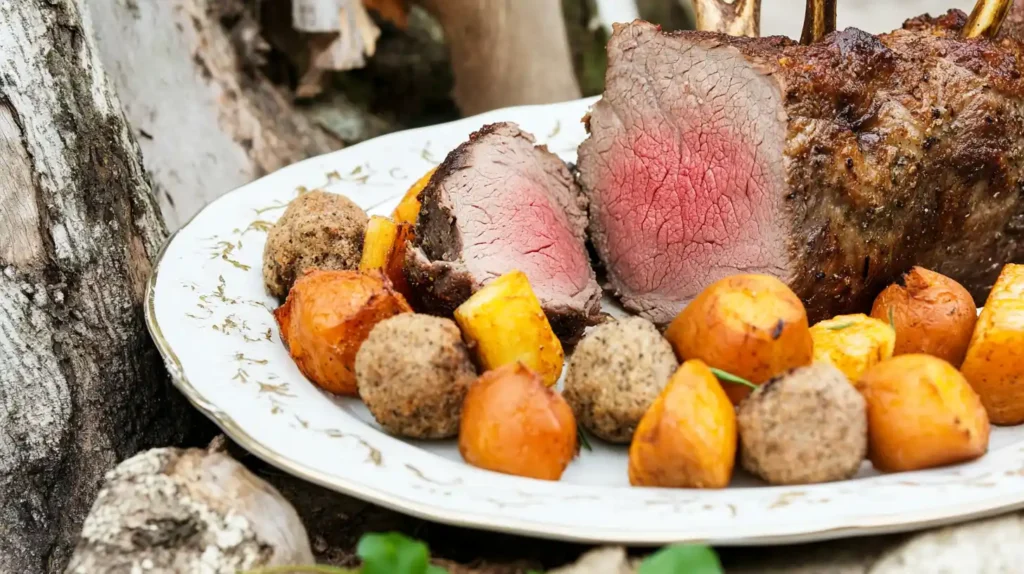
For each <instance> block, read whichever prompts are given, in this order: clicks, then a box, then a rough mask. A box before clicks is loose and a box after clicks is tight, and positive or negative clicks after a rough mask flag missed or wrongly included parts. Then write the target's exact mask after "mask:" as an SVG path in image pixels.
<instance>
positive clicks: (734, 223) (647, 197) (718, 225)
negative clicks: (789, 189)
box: [599, 118, 783, 302]
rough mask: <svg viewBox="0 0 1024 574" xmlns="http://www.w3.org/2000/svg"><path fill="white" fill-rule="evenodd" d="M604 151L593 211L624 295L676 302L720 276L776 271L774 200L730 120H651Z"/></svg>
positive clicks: (750, 148) (762, 170)
mask: <svg viewBox="0 0 1024 574" xmlns="http://www.w3.org/2000/svg"><path fill="white" fill-rule="evenodd" d="M695 119H696V118H695ZM695 123H696V124H697V125H701V124H699V123H697V122H695ZM652 127H653V128H654V129H652ZM607 159H608V163H607V164H606V169H607V170H608V172H607V173H606V175H607V176H610V177H609V178H607V179H605V180H604V181H607V182H610V185H611V187H610V189H608V190H607V191H606V193H607V195H606V196H605V197H607V198H608V200H607V201H606V202H605V204H604V209H601V210H599V214H600V215H599V217H601V218H602V221H601V224H602V227H603V228H604V229H605V231H606V233H607V237H608V245H609V247H608V256H609V260H610V262H611V265H610V267H612V268H613V269H615V270H616V273H617V276H618V279H619V281H620V287H621V288H622V290H623V292H624V295H625V296H626V297H627V298H629V297H631V296H636V295H641V294H642V295H651V294H655V295H658V294H661V295H664V300H665V301H666V302H670V301H684V300H687V299H689V298H692V297H693V296H695V295H696V294H697V293H699V292H700V290H701V289H703V287H705V286H706V285H708V284H709V283H711V282H713V281H715V280H717V279H719V278H721V277H724V276H726V275H731V274H735V273H739V272H765V273H772V274H775V275H780V274H782V273H783V270H780V269H778V268H777V267H774V266H773V265H777V264H778V262H779V261H781V260H782V259H781V255H782V251H781V249H782V248H781V240H780V239H781V238H778V237H777V236H776V235H777V232H776V231H775V230H776V228H777V223H775V222H774V221H773V219H775V216H776V211H777V204H776V202H775V201H774V200H773V199H772V198H771V197H770V194H769V193H768V190H767V188H768V183H767V182H768V179H769V178H768V177H767V176H766V174H767V173H768V169H767V166H765V165H763V164H762V163H763V160H762V159H761V158H759V157H758V155H757V147H756V143H752V142H750V141H747V140H745V139H744V138H743V137H741V136H738V135H736V134H735V133H732V131H731V130H730V129H729V127H728V126H715V125H706V124H705V125H703V126H702V127H701V128H700V129H696V130H690V131H686V132H685V133H682V134H679V133H678V132H677V131H676V130H675V129H674V128H673V127H672V126H670V125H667V124H666V122H664V121H660V122H658V121H652V122H649V123H648V122H644V123H643V124H642V129H630V130H627V131H625V132H623V133H622V134H621V135H620V136H619V138H618V139H617V140H616V141H615V142H614V143H613V146H612V148H611V149H610V150H609V153H608V154H607Z"/></svg>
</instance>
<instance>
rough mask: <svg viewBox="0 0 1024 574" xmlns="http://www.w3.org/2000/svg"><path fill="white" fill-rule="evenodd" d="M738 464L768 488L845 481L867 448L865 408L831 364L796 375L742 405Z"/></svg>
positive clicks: (803, 369) (802, 369) (760, 390)
mask: <svg viewBox="0 0 1024 574" xmlns="http://www.w3.org/2000/svg"><path fill="white" fill-rule="evenodd" d="M736 422H737V423H738V425H739V431H740V464H742V466H743V468H744V469H746V470H747V471H748V472H750V473H753V474H754V475H756V476H759V477H761V478H762V479H764V480H765V481H767V482H769V483H771V484H810V483H817V482H830V481H833V480H844V479H847V478H850V477H851V476H853V475H854V474H856V473H857V469H859V468H860V465H861V462H863V461H864V457H865V455H866V454H867V448H868V418H867V404H866V402H865V401H864V397H862V396H861V394H860V393H859V392H857V389H855V388H854V386H853V385H852V384H850V382H849V381H848V380H847V379H846V376H845V375H843V373H842V371H840V370H839V369H837V368H836V367H834V366H832V365H831V364H829V363H814V364H812V365H809V366H807V367H800V368H798V369H794V370H792V371H790V372H789V373H787V374H785V375H782V376H780V377H777V378H775V379H772V380H770V381H768V382H767V383H765V384H763V385H761V386H760V387H758V389H757V390H756V391H754V392H753V393H751V394H750V396H749V397H747V399H746V400H744V401H743V402H742V403H740V407H739V412H738V413H737V418H736Z"/></svg>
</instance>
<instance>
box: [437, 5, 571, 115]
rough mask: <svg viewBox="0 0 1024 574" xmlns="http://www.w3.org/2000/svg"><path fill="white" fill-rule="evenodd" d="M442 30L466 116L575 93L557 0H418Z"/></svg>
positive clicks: (457, 98) (457, 96)
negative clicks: (438, 22) (446, 41)
mask: <svg viewBox="0 0 1024 574" xmlns="http://www.w3.org/2000/svg"><path fill="white" fill-rule="evenodd" d="M420 4H422V5H423V6H424V7H426V8H427V9H428V10H430V11H431V12H433V13H434V15H435V16H436V17H437V19H438V20H439V21H440V22H441V26H442V27H443V28H444V31H445V36H446V38H447V39H448V45H449V46H450V47H451V60H452V68H453V70H454V73H455V94H454V95H455V102H456V104H458V106H459V109H460V110H461V111H462V113H463V114H465V115H471V114H477V113H480V112H485V111H487V110H492V109H496V108H502V107H506V106H516V105H522V104H548V103H553V102H561V101H566V100H572V99H575V98H579V97H580V88H579V86H578V85H577V83H576V77H575V75H574V74H573V66H572V56H571V54H570V51H569V42H568V40H567V39H566V33H565V22H564V20H563V16H562V8H561V3H560V2H555V1H553V0H420Z"/></svg>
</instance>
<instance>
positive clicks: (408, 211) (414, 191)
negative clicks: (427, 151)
mask: <svg viewBox="0 0 1024 574" xmlns="http://www.w3.org/2000/svg"><path fill="white" fill-rule="evenodd" d="M435 171H437V168H436V167H435V168H433V169H431V170H430V171H428V172H427V173H425V174H423V176H422V177H420V178H419V179H418V180H416V183H414V184H412V187H410V188H409V191H406V192H405V195H404V196H403V197H402V201H401V202H399V204H398V206H397V207H395V211H393V212H392V213H391V219H393V220H394V221H395V223H410V224H415V223H416V218H417V217H419V215H420V192H422V191H423V188H424V187H427V184H428V183H430V178H431V177H433V176H434V172H435Z"/></svg>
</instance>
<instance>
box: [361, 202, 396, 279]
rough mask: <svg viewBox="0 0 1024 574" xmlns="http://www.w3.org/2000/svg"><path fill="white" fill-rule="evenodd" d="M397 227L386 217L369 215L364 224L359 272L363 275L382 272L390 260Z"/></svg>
mask: <svg viewBox="0 0 1024 574" xmlns="http://www.w3.org/2000/svg"><path fill="white" fill-rule="evenodd" d="M397 235H398V226H397V225H395V222H393V221H391V220H390V219H388V218H387V217H381V216H379V215H371V216H370V221H369V222H367V224H366V236H365V238H364V239H363V257H362V259H360V260H359V270H360V271H362V272H363V273H369V272H370V271H383V270H384V268H385V267H387V264H388V261H389V260H390V259H391V253H392V252H393V251H394V249H395V237H396V236H397Z"/></svg>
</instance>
